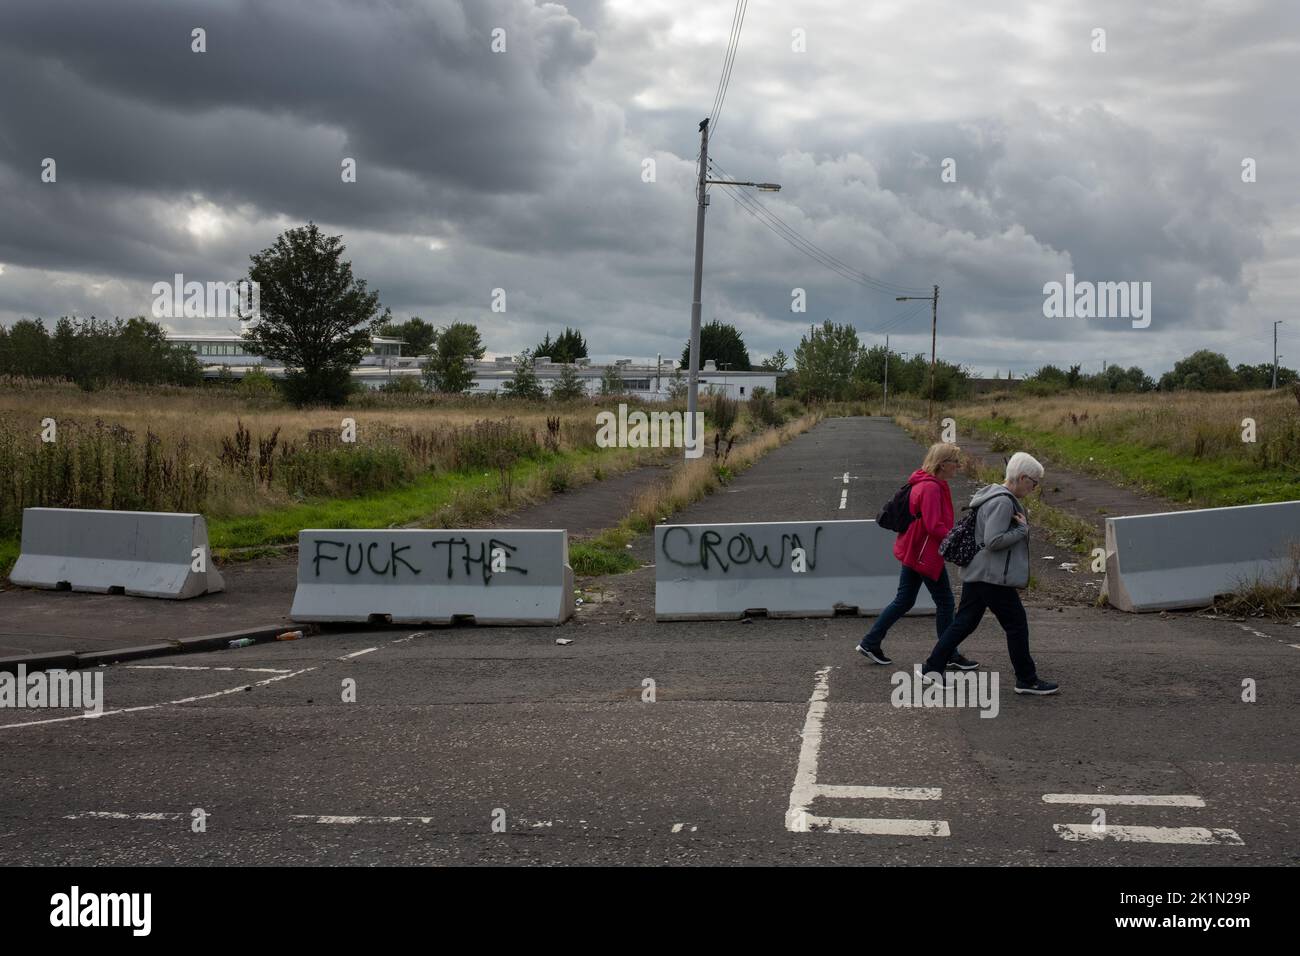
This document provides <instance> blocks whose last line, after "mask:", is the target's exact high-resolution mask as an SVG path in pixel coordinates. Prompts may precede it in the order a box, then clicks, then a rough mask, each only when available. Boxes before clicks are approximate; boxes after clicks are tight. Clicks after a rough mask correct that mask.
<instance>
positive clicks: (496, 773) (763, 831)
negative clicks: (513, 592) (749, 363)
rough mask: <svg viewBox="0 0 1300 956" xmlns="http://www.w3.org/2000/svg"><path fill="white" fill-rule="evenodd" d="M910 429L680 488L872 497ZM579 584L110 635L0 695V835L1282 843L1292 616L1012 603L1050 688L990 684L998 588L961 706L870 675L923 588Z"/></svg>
mask: <svg viewBox="0 0 1300 956" xmlns="http://www.w3.org/2000/svg"><path fill="white" fill-rule="evenodd" d="M920 457H921V449H920V448H919V447H918V446H917V445H916V444H915V443H913V442H912V441H911V440H910V439H909V438H908V437H907V436H906V435H905V434H904V433H903V432H902V431H901V430H899V429H898V428H897V427H895V426H894V425H893V424H892V423H890V422H887V421H885V420H883V419H833V420H828V421H825V422H823V423H822V424H821V425H819V426H818V427H817V428H816V429H814V430H813V431H811V432H809V433H807V434H806V435H804V436H802V437H800V438H798V439H796V440H794V441H793V442H791V443H790V444H788V445H786V446H784V447H783V448H780V449H778V450H776V451H774V452H773V453H771V454H770V455H769V456H767V457H766V458H765V459H763V460H762V461H761V462H759V463H758V464H757V465H755V466H754V467H753V468H751V469H749V470H748V471H746V472H744V473H743V474H742V475H740V476H739V477H738V478H737V479H736V480H735V482H734V483H733V484H732V485H731V486H729V487H728V488H726V489H725V490H724V491H723V492H721V493H718V494H715V495H713V496H711V497H709V498H707V499H705V500H703V501H701V502H699V503H698V504H696V505H694V506H692V507H691V508H689V509H687V510H686V511H685V512H683V513H681V514H679V515H677V516H674V520H675V521H703V520H708V521H741V520H785V519H818V518H823V519H832V518H861V517H869V516H874V514H875V512H876V511H877V510H878V508H879V506H880V504H881V503H882V502H883V501H884V500H885V499H886V498H887V497H888V496H889V494H890V493H892V491H893V490H894V489H895V488H896V487H897V486H898V485H899V484H900V483H901V481H902V480H903V478H904V477H905V476H906V475H907V474H908V473H910V472H911V470H912V469H913V468H914V467H916V465H917V463H918V462H919V460H920ZM846 474H847V475H848V481H847V483H846V482H845V479H844V476H845V475H846ZM845 489H847V490H848V495H847V496H846V497H845V498H844V499H843V500H844V501H845V507H844V508H841V507H840V501H841V500H842V494H841V493H842V491H844V490H845ZM954 494H955V495H956V494H958V489H954ZM1032 533H1033V532H1032V531H1031V534H1032ZM584 590H585V591H586V592H587V593H588V594H589V595H590V600H585V601H584V605H583V606H582V608H580V609H579V611H578V613H577V615H576V617H575V619H574V621H572V622H571V623H569V624H567V625H565V626H563V627H561V628H492V629H489V628H471V627H461V628H454V629H426V630H420V631H415V630H413V629H410V628H388V629H370V630H361V631H356V632H348V633H326V634H322V635H318V636H315V637H310V638H307V639H304V640H301V641H294V642H285V643H272V644H265V645H258V646H254V647H247V648H242V649H238V650H228V651H222V652H216V653H210V654H193V655H186V656H184V657H183V658H173V659H161V660H156V661H140V662H135V663H133V664H122V665H115V666H112V667H107V668H102V669H100V671H99V673H101V674H102V675H103V681H104V695H105V708H106V710H105V713H104V714H103V715H102V716H99V717H97V718H93V719H85V718H81V717H79V716H78V714H77V713H74V712H68V711H53V710H32V709H28V710H15V709H10V708H5V709H0V766H3V767H4V768H5V772H4V774H2V775H0V864H79V865H86V864H100V863H115V864H159V863H174V864H193V865H219V864H282V863H309V864H359V865H367V864H384V863H404V864H465V863H493V864H501V863H534V864H578V863H620V864H660V863H672V864H696V863H710V864H759V863H762V864H798V865H808V864H816V863H842V864H876V865H879V864H898V865H911V864H1000V865H1082V864H1089V865H1117V866H1147V865H1157V864H1175V865H1178V864H1209V865H1240V864H1251V865H1258V864H1283V865H1285V864H1294V863H1295V862H1296V861H1297V860H1300V834H1298V833H1297V825H1296V819H1297V815H1296V812H1295V807H1296V804H1297V798H1298V797H1300V774H1298V772H1297V771H1298V764H1300V743H1298V741H1300V735H1297V729H1300V728H1298V726H1297V725H1298V724H1300V721H1298V720H1297V707H1296V705H1297V702H1298V695H1297V691H1296V682H1297V679H1298V678H1300V647H1298V646H1295V645H1300V629H1295V628H1291V627H1289V626H1287V625H1282V624H1264V625H1260V624H1250V625H1243V624H1236V623H1233V622H1228V621H1222V620H1217V621H1216V620H1209V619H1206V618H1203V617H1198V616H1196V615H1174V614H1170V615H1155V616H1135V615H1125V614H1122V613H1120V612H1116V611H1112V610H1104V609H1098V608H1093V607H1080V606H1071V607H1063V608H1061V609H1057V608H1055V607H1053V606H1051V605H1050V604H1034V603H1031V604H1030V610H1029V620H1030V627H1031V646H1032V650H1033V654H1034V656H1035V658H1036V660H1037V662H1038V667H1039V673H1040V674H1041V675H1042V676H1044V677H1046V678H1049V679H1052V680H1056V681H1059V682H1060V684H1061V693H1060V694H1059V695H1057V696H1055V697H1051V698H1026V697H1021V696H1017V695H1015V694H1013V693H1012V692H1011V687H1012V684H1013V676H1012V674H1011V671H1010V666H1009V662H1008V660H1007V654H1006V650H1005V643H1004V641H1003V639H1002V635H1001V632H1000V631H999V629H998V627H997V625H996V622H994V621H993V620H992V618H991V617H989V618H987V619H986V620H985V622H984V623H983V624H982V625H981V627H980V629H979V630H978V631H977V632H976V633H975V634H974V635H972V637H971V638H970V639H969V640H968V641H967V642H966V643H965V644H964V645H963V648H962V649H963V651H964V652H965V653H966V654H967V655H968V656H970V657H974V658H977V659H979V660H980V661H981V662H982V664H983V667H982V668H981V670H985V669H987V670H989V671H996V672H997V673H998V675H999V679H1000V681H999V683H1000V693H999V695H998V697H997V702H998V710H997V715H996V716H995V717H992V718H985V717H981V716H980V711H979V710H978V709H976V708H971V707H966V708H931V707H911V708H909V707H895V706H892V705H891V702H890V698H891V691H893V686H892V685H891V680H890V677H891V674H893V673H894V672H896V671H910V669H911V665H912V663H913V662H917V661H920V660H922V659H923V658H924V656H925V654H926V652H927V651H928V650H929V647H930V644H931V643H932V642H933V640H934V636H935V635H934V621H933V619H932V618H925V617H919V618H905V619H903V620H902V621H900V622H899V623H898V624H897V625H896V626H895V628H894V630H893V631H892V632H891V634H890V636H889V639H888V641H887V643H886V647H887V649H888V650H889V651H890V653H891V654H892V655H893V657H894V659H895V661H896V665H895V666H894V667H879V666H874V665H872V664H870V663H868V662H867V661H866V660H865V659H863V658H862V657H860V656H859V655H858V654H856V653H855V652H854V645H855V643H856V641H857V640H858V639H859V638H860V636H861V634H862V632H863V631H864V629H865V627H866V625H867V624H868V623H869V621H868V620H867V619H862V618H853V617H840V618H833V619H820V620H802V621H776V620H763V619H759V620H754V621H752V622H749V623H741V622H717V623H677V624H656V623H654V622H653V620H652V618H653V571H652V570H643V571H640V572H636V573H633V574H630V575H623V576H620V577H616V578H610V579H603V580H600V581H593V582H585V585H584ZM557 637H565V638H571V639H572V640H573V643H571V644H568V645H565V646H561V645H557V644H556V643H555V641H556V638H557ZM182 668H183V669H182ZM226 668H234V669H233V670H230V669H226ZM647 679H649V680H652V681H653V682H654V692H655V695H654V696H655V699H654V701H653V702H648V701H646V700H644V699H643V696H644V695H645V693H646V690H647V685H646V683H645V682H646V680H647ZM1246 679H1250V680H1251V681H1253V682H1254V686H1255V694H1256V700H1255V701H1254V702H1252V703H1247V702H1244V701H1243V700H1242V695H1243V680H1246ZM348 682H355V702H344V700H343V697H344V694H345V689H346V687H347V686H348ZM815 692H816V693H815ZM814 696H817V697H818V698H819V700H818V701H817V702H816V703H815V704H812V705H810V699H811V698H813V697H814ZM61 718H69V719H61ZM814 769H815V781H814V780H813V778H812V777H811V776H810V772H812V771H813V770H814ZM810 787H811V789H809V788H810ZM819 787H820V788H827V789H821V790H818V789H817V788H819ZM799 788H802V790H800V789H799ZM829 788H839V789H829ZM792 791H798V792H797V793H796V797H797V796H798V794H799V793H802V794H803V795H804V796H805V797H809V798H810V799H808V800H807V801H805V802H804V803H802V804H801V802H800V800H799V799H794V800H792ZM1052 794H1061V795H1067V797H1068V799H1070V800H1072V801H1077V802H1047V801H1045V800H1044V796H1045V795H1052ZM1171 796H1173V797H1178V798H1179V799H1178V800H1175V801H1169V800H1168V798H1169V797H1171ZM1133 797H1143V798H1145V799H1144V800H1143V801H1136V802H1137V803H1139V804H1141V805H1134V804H1135V801H1134V800H1133V799H1132V798H1133ZM1108 798H1109V799H1110V800H1115V799H1117V798H1119V799H1120V800H1121V802H1119V803H1110V802H1108ZM1052 799H1057V798H1052ZM1153 801H1154V805H1152V804H1153ZM1162 801H1163V802H1164V803H1174V804H1178V805H1161V802H1162ZM792 806H803V808H804V811H805V812H804V814H803V816H802V817H801V816H800V815H799V814H797V813H796V814H791V812H790V811H791V808H792ZM196 809H199V810H201V811H202V813H203V814H204V816H205V827H204V828H203V829H202V832H195V827H194V824H193V820H194V817H195V811H196ZM1097 809H1101V810H1104V812H1105V815H1106V819H1105V823H1106V828H1105V829H1104V830H1097V829H1094V827H1093V825H1094V824H1098V823H1100V820H1099V818H1098V817H1097V816H1096V814H1095V811H1096V810H1097ZM823 821H829V822H828V823H827V822H823ZM863 821H867V822H863ZM880 821H886V822H885V823H881V822H880ZM494 824H495V827H494ZM502 826H504V832H497V831H498V830H500V829H501V828H502ZM805 827H806V828H807V832H805V829H804V828H805ZM1127 828H1151V829H1127ZM861 830H867V831H873V832H857V831H861ZM882 830H883V831H893V832H883V833H882V832H874V831H882ZM1152 837H1155V838H1158V839H1179V840H1183V841H1198V840H1199V841H1204V843H1203V845H1202V844H1200V843H1197V842H1179V843H1164V842H1143V840H1149V839H1151V838H1152Z"/></svg>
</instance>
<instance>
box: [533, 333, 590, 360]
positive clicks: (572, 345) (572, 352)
mask: <svg viewBox="0 0 1300 956" xmlns="http://www.w3.org/2000/svg"><path fill="white" fill-rule="evenodd" d="M532 354H533V355H535V356H536V355H544V356H548V357H549V358H550V360H551V361H552V362H576V361H577V360H578V359H580V358H586V357H587V340H586V339H584V338H583V337H582V333H581V332H579V331H578V330H577V329H571V328H569V327H568V326H567V325H566V326H565V327H564V331H563V332H561V333H560V334H559V335H558V336H557V337H556V338H555V341H551V333H550V332H547V333H546V338H544V339H542V341H541V342H539V343H538V344H537V347H536V348H535V349H533V353H532Z"/></svg>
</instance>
